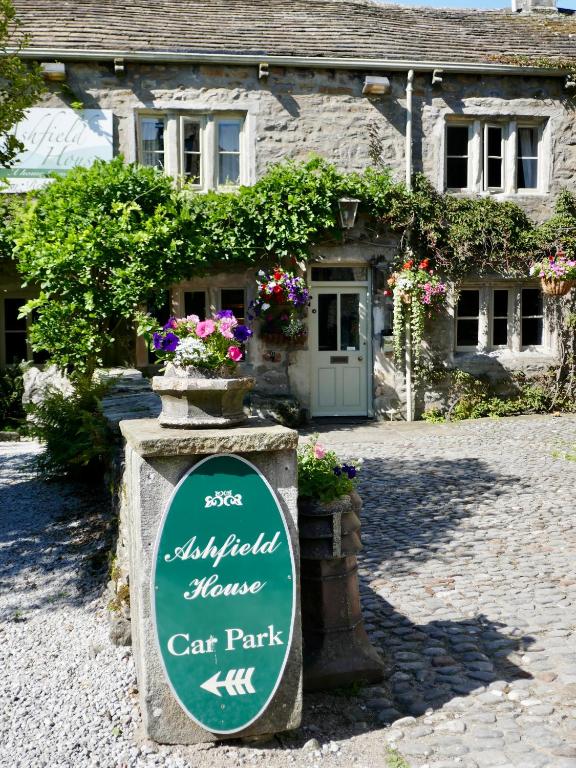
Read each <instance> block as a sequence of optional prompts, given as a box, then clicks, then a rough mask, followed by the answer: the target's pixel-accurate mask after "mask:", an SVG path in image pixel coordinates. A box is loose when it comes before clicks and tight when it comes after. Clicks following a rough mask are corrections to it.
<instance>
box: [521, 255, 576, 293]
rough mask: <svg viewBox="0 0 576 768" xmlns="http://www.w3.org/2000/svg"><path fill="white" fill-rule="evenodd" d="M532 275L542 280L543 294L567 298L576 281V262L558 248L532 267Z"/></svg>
mask: <svg viewBox="0 0 576 768" xmlns="http://www.w3.org/2000/svg"><path fill="white" fill-rule="evenodd" d="M530 274H531V275H532V276H533V277H539V278H540V284H541V286H542V291H543V293H545V294H547V295H548V296H565V295H566V294H567V293H568V292H569V291H570V289H571V288H572V286H573V285H574V281H575V280H576V261H575V260H574V259H570V258H568V256H567V255H566V253H565V252H564V251H563V250H562V249H561V248H557V249H556V252H555V253H554V254H552V253H551V254H549V255H548V256H546V257H545V258H544V259H542V261H538V262H535V263H534V264H532V266H531V267H530Z"/></svg>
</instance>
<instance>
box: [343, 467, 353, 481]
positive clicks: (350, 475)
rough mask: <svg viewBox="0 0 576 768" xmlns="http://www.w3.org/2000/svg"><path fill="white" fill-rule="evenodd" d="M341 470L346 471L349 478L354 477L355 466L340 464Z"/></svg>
mask: <svg viewBox="0 0 576 768" xmlns="http://www.w3.org/2000/svg"><path fill="white" fill-rule="evenodd" d="M342 472H346V474H347V475H348V478H349V479H350V480H352V478H353V477H356V467H353V466H352V465H351V464H342Z"/></svg>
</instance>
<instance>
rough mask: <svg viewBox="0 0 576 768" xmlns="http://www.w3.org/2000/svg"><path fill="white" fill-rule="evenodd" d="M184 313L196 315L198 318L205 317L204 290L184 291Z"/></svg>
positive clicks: (202, 318)
mask: <svg viewBox="0 0 576 768" xmlns="http://www.w3.org/2000/svg"><path fill="white" fill-rule="evenodd" d="M184 314H185V315H186V316H188V315H198V317H199V318H200V320H204V319H205V318H206V293H205V292H204V291H185V292H184Z"/></svg>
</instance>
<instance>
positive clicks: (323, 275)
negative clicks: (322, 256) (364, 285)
mask: <svg viewBox="0 0 576 768" xmlns="http://www.w3.org/2000/svg"><path fill="white" fill-rule="evenodd" d="M312 280H313V281H314V282H316V283H331V282H338V281H340V282H343V283H353V282H356V281H366V280H368V270H367V269H366V267H312Z"/></svg>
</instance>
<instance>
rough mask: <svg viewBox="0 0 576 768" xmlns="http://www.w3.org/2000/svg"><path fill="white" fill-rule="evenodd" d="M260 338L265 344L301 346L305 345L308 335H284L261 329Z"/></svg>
mask: <svg viewBox="0 0 576 768" xmlns="http://www.w3.org/2000/svg"><path fill="white" fill-rule="evenodd" d="M260 338H261V339H262V341H264V342H266V344H269V345H271V346H276V347H290V348H301V347H304V346H305V345H306V341H307V339H308V335H307V334H305V333H304V334H301V335H300V336H286V335H285V334H284V333H276V332H273V331H262V332H261V333H260Z"/></svg>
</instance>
